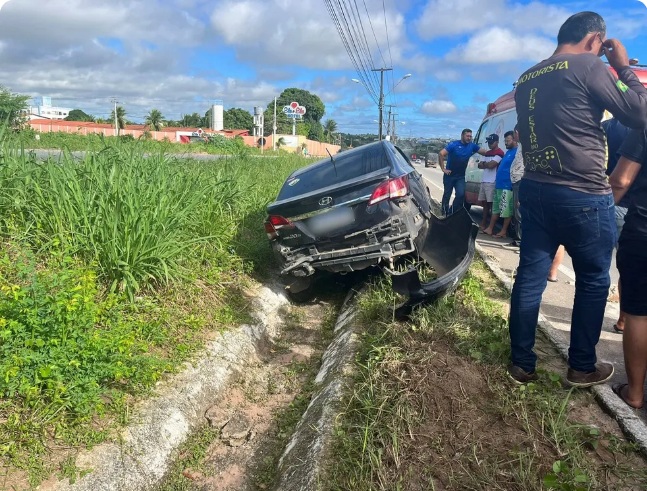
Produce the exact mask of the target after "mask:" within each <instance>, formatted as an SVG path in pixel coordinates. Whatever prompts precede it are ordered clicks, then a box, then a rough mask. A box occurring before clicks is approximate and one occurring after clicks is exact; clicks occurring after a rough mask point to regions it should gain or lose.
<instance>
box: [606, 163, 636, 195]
mask: <svg viewBox="0 0 647 491" xmlns="http://www.w3.org/2000/svg"><path fill="white" fill-rule="evenodd" d="M640 168H641V165H640V163H638V162H634V161H633V160H629V159H628V158H627V157H620V160H618V164H617V165H616V168H615V169H613V172H612V173H611V177H609V183H610V184H611V189H613V200H614V201H615V202H616V203H619V202H620V200H621V199H622V198H623V197H624V195H625V194H627V191H629V188H630V187H631V185H632V184H633V182H634V181H635V180H636V176H637V175H638V173H639V172H640Z"/></svg>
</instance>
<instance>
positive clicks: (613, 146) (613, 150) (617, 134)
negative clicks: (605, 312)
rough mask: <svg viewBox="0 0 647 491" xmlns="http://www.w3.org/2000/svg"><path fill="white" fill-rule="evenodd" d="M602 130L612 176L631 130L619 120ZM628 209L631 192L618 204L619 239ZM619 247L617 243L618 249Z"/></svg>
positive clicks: (621, 318)
mask: <svg viewBox="0 0 647 491" xmlns="http://www.w3.org/2000/svg"><path fill="white" fill-rule="evenodd" d="M602 129H603V130H604V133H605V134H606V136H607V171H606V172H607V176H610V175H611V173H612V172H613V169H615V168H616V164H617V163H618V158H619V157H620V154H619V153H618V152H619V151H620V145H622V142H623V141H624V140H625V138H627V136H628V135H629V132H630V130H629V128H627V127H626V126H625V125H623V124H622V123H621V122H620V121H618V119H617V118H611V119H607V120H606V121H604V122H603V123H602ZM627 208H629V192H627V193H625V195H624V196H623V197H622V199H621V200H620V201H619V202H618V203H616V227H617V228H618V237H620V233H621V232H622V227H623V225H624V224H625V215H627ZM617 247H618V245H617V243H616V248H617ZM620 290H621V286H620V282H618V294H619V295H620V294H621V291H620ZM613 329H614V330H615V331H616V332H619V333H622V332H623V331H624V329H625V313H624V312H623V311H622V310H621V311H620V314H619V315H618V320H617V321H616V323H615V324H614V325H613Z"/></svg>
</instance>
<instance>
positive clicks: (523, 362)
mask: <svg viewBox="0 0 647 491" xmlns="http://www.w3.org/2000/svg"><path fill="white" fill-rule="evenodd" d="M557 44H558V46H557V49H556V50H555V52H554V53H553V55H552V56H551V57H550V58H548V59H546V60H544V61H542V62H540V63H538V64H537V65H535V66H534V67H532V68H531V69H529V70H528V71H526V72H525V73H524V74H523V75H521V77H519V80H518V81H517V88H516V93H515V104H516V110H517V117H518V119H517V124H518V129H519V135H520V141H521V144H522V148H523V159H524V163H525V173H524V176H523V179H522V180H521V184H520V190H519V194H520V206H521V215H522V216H523V237H522V240H521V249H520V261H519V267H518V269H517V276H516V280H515V284H514V287H513V290H512V300H511V309H510V341H511V358H512V360H511V361H512V363H511V365H510V366H509V368H508V373H509V374H510V376H511V378H512V379H513V380H515V381H516V382H519V383H524V382H528V381H530V380H534V379H535V378H536V377H537V376H536V374H535V364H536V360H537V357H536V355H535V353H534V351H533V348H534V342H535V331H536V327H537V320H538V315H539V306H540V303H541V297H542V294H543V292H544V289H545V288H546V278H547V274H548V270H549V268H550V264H551V262H552V260H553V257H554V256H555V252H556V250H557V248H558V246H559V244H563V245H564V246H565V247H566V251H567V252H568V253H569V255H570V256H571V258H572V259H573V269H574V270H575V276H576V284H575V301H574V304H573V314H572V319H571V342H570V347H569V356H568V363H569V369H568V372H567V375H566V380H567V382H568V383H569V384H570V385H572V386H576V387H588V386H590V385H594V384H599V383H602V382H604V381H606V380H608V379H609V378H611V376H612V375H613V365H611V364H610V363H596V362H597V360H596V354H595V347H596V345H597V342H598V340H599V338H600V331H601V329H602V320H603V318H604V309H605V306H606V299H607V294H608V290H609V284H610V278H609V267H610V265H611V253H612V249H613V247H614V244H615V242H616V234H617V232H616V226H615V216H614V205H613V196H612V194H611V188H610V186H609V183H608V182H607V179H606V175H605V166H606V151H605V140H604V134H603V131H602V128H601V126H600V121H601V120H602V115H603V112H604V110H605V109H607V110H609V111H610V112H611V113H613V115H614V116H615V117H617V118H618V119H619V120H620V122H622V123H623V124H625V125H626V126H628V127H631V128H638V129H643V128H645V127H646V126H647V90H646V89H645V88H644V87H643V86H642V84H641V83H640V81H639V80H638V77H636V75H635V74H634V73H633V71H632V69H631V68H630V67H629V59H628V56H627V52H626V50H625V48H624V47H623V45H622V44H621V43H620V41H618V40H615V39H606V25H605V22H604V19H602V17H601V16H600V15H598V14H596V13H595V12H580V13H578V14H575V15H573V16H571V17H569V18H568V19H567V20H566V22H565V23H564V24H563V25H562V27H561V28H560V30H559V34H558V36H557ZM602 55H606V57H607V59H608V61H609V64H610V65H611V66H612V67H613V68H614V69H615V70H616V72H617V74H618V78H619V80H616V79H615V78H614V76H613V75H612V74H611V72H610V71H609V68H608V67H607V66H606V65H605V64H604V63H603V62H602V61H601V60H600V58H599V57H600V56H602Z"/></svg>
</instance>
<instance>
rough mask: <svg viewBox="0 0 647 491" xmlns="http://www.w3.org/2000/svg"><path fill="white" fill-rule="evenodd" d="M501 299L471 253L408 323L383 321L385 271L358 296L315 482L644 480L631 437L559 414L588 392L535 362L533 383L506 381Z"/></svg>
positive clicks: (558, 484) (520, 484)
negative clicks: (346, 387) (350, 380)
mask: <svg viewBox="0 0 647 491" xmlns="http://www.w3.org/2000/svg"><path fill="white" fill-rule="evenodd" d="M507 297H508V293H507V292H506V291H505V290H503V289H502V288H501V287H500V286H499V285H498V284H497V283H496V282H495V280H493V279H492V276H491V274H490V273H489V272H487V271H486V269H485V267H484V265H482V264H481V263H479V262H476V263H475V264H473V266H472V268H471V272H470V273H469V274H468V275H467V277H466V278H465V279H464V280H463V281H462V283H461V284H460V286H459V289H458V290H457V292H456V293H455V294H454V295H453V296H452V297H449V298H447V299H444V300H442V301H439V302H437V303H436V304H434V305H431V306H428V307H426V308H422V309H419V310H418V311H417V312H416V313H415V315H414V317H413V318H412V320H411V322H409V323H407V324H401V323H396V322H394V320H393V317H392V309H393V307H394V305H395V304H396V303H397V300H398V299H397V298H396V296H395V295H394V293H393V292H392V291H391V289H390V286H389V282H388V279H386V278H384V279H381V280H379V281H376V282H375V283H374V284H373V285H371V287H370V288H369V289H368V291H367V292H365V293H364V294H362V295H361V297H360V298H359V300H358V303H359V316H358V319H359V321H360V323H361V325H362V327H363V332H364V334H363V338H362V344H361V350H360V353H359V354H358V356H357V363H356V366H357V373H356V376H355V380H354V388H353V390H352V392H350V393H349V394H348V396H347V398H346V400H345V409H344V411H343V412H342V414H340V416H339V418H338V420H337V423H338V424H337V428H336V432H335V438H334V441H333V444H332V445H331V448H332V455H331V456H330V461H329V462H331V465H330V466H329V468H328V471H327V475H326V476H325V478H324V480H323V481H322V482H325V483H326V485H325V486H322V489H335V490H337V489H353V490H358V491H361V490H377V489H380V490H381V489H384V490H392V489H420V488H421V487H420V486H422V488H424V489H427V488H428V489H435V488H434V486H435V485H440V486H441V487H442V489H461V490H462V489H484V490H485V489H488V490H489V489H506V490H507V489H520V490H532V489H536V490H544V489H546V490H548V489H555V490H585V489H586V490H588V489H639V488H642V487H644V486H645V485H646V484H647V472H646V468H647V467H646V466H645V463H644V461H643V460H642V458H641V457H640V456H639V455H638V453H637V450H636V448H635V446H633V445H631V444H630V443H627V442H626V441H624V440H623V439H622V438H618V437H616V436H615V435H613V434H609V433H606V432H605V431H603V430H602V429H600V428H599V427H598V426H597V425H595V424H591V423H590V422H586V421H585V422H581V421H578V420H577V419H572V418H571V417H570V416H569V412H570V411H573V410H574V408H575V409H577V408H586V407H589V406H590V407H595V409H594V410H593V411H595V410H597V411H599V408H597V405H596V404H595V402H594V401H593V400H592V396H591V395H590V393H589V392H588V391H576V390H572V389H571V390H568V389H565V388H564V386H563V384H562V382H561V377H560V375H559V374H558V373H555V372H553V371H552V370H549V369H548V370H547V369H545V368H543V369H541V370H539V373H540V380H539V382H537V383H531V384H527V385H526V386H521V387H518V386H515V385H513V384H511V383H510V382H509V380H507V377H506V376H505V372H504V367H505V366H506V364H507V360H508V357H509V348H508V346H509V344H508V343H509V338H508V329H507V323H506V317H507V306H506V303H505V302H506V300H507ZM497 300H498V301H497ZM437 350H440V351H437ZM446 350H449V355H445V353H446ZM555 358H556V359H557V358H559V356H558V355H557V354H556V355H555ZM481 374H482V375H481ZM481 379H482V380H481ZM443 384H444V385H443ZM447 384H449V385H447ZM584 412H587V410H586V409H584ZM437 418H438V419H437ZM502 435H503V436H502ZM506 435H511V436H507V437H506ZM441 483H442V484H441ZM632 486H634V487H632Z"/></svg>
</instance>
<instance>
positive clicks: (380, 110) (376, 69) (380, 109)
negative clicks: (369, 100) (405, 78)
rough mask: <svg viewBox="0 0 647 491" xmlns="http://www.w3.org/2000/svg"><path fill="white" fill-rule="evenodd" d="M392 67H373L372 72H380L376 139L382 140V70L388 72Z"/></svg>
mask: <svg viewBox="0 0 647 491" xmlns="http://www.w3.org/2000/svg"><path fill="white" fill-rule="evenodd" d="M391 70H393V68H373V69H372V70H371V71H372V72H380V101H379V103H378V110H379V117H378V120H379V121H378V125H379V126H378V140H380V141H381V140H382V112H383V111H384V72H389V71H391Z"/></svg>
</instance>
